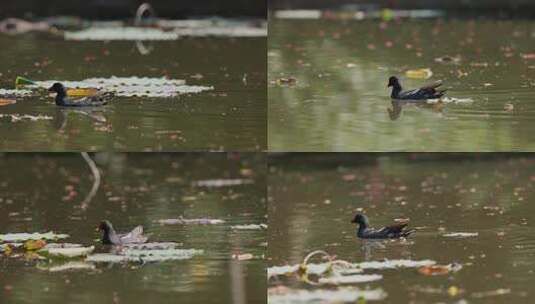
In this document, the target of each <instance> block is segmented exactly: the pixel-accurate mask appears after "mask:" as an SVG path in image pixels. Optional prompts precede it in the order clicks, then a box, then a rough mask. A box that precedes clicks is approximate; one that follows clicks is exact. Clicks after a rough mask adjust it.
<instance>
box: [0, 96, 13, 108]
mask: <svg viewBox="0 0 535 304" xmlns="http://www.w3.org/2000/svg"><path fill="white" fill-rule="evenodd" d="M14 103H17V101H16V100H15V99H7V98H0V106H7V105H11V104H14Z"/></svg>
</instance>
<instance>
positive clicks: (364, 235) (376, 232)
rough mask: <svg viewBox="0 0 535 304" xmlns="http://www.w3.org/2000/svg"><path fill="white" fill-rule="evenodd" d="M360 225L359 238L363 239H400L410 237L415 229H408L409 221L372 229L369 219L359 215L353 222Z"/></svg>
mask: <svg viewBox="0 0 535 304" xmlns="http://www.w3.org/2000/svg"><path fill="white" fill-rule="evenodd" d="M351 223H355V224H358V225H359V229H358V230H357V236H358V237H359V238H361V239H398V238H402V237H408V236H409V235H410V234H411V233H413V232H414V231H415V230H414V229H408V228H407V225H408V224H409V223H408V221H406V222H403V223H399V224H394V225H390V226H386V227H383V228H381V229H374V228H370V223H369V221H368V217H367V216H365V215H364V214H357V215H355V218H353V220H352V221H351Z"/></svg>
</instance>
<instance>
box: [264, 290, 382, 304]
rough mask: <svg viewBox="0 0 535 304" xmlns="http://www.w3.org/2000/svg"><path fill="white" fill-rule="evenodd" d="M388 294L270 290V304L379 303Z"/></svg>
mask: <svg viewBox="0 0 535 304" xmlns="http://www.w3.org/2000/svg"><path fill="white" fill-rule="evenodd" d="M386 296H387V294H386V292H384V291H383V290H382V289H380V288H378V289H368V290H362V289H358V288H355V287H344V288H338V289H315V290H306V289H289V288H283V289H272V288H270V289H269V290H268V303H270V304H280V303H308V302H314V303H315V302H319V303H323V302H326V303H340V302H352V303H356V302H357V301H358V300H361V299H362V300H369V301H379V300H383V299H385V298H386Z"/></svg>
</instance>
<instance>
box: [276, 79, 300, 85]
mask: <svg viewBox="0 0 535 304" xmlns="http://www.w3.org/2000/svg"><path fill="white" fill-rule="evenodd" d="M277 84H278V85H280V86H294V85H296V84H297V79H295V78H293V77H288V78H279V79H277Z"/></svg>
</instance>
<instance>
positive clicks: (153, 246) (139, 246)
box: [122, 242, 182, 250]
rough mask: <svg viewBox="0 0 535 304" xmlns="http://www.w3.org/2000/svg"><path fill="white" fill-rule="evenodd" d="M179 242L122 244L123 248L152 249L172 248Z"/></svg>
mask: <svg viewBox="0 0 535 304" xmlns="http://www.w3.org/2000/svg"><path fill="white" fill-rule="evenodd" d="M181 245H182V244H180V243H175V242H159V243H157V242H153V243H143V244H124V245H122V247H123V248H127V249H138V250H154V249H172V248H176V247H178V246H181Z"/></svg>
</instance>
